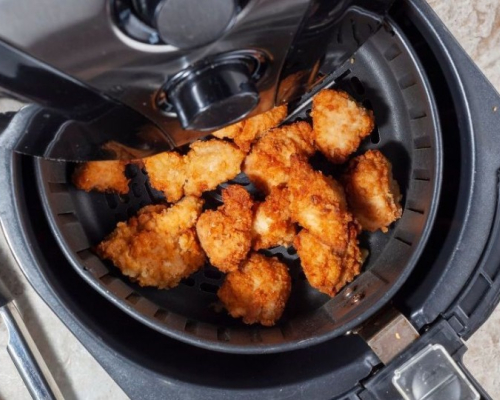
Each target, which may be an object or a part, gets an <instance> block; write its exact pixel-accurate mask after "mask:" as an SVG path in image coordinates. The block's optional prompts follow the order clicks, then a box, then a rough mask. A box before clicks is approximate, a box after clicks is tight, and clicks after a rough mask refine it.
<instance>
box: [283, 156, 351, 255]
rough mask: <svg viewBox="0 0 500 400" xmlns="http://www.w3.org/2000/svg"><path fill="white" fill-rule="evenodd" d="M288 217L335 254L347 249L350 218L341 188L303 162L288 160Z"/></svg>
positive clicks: (297, 159) (298, 159) (294, 158)
mask: <svg viewBox="0 0 500 400" xmlns="http://www.w3.org/2000/svg"><path fill="white" fill-rule="evenodd" d="M288 188H289V190H290V213H291V217H292V221H295V222H298V223H299V224H300V225H301V226H302V227H304V228H306V229H308V230H309V231H310V232H311V233H312V234H313V235H316V236H317V237H319V238H321V240H322V241H323V242H324V243H325V244H327V245H329V246H331V247H332V248H333V249H334V250H335V251H336V252H338V253H339V254H343V253H344V252H345V250H346V248H347V241H348V237H347V236H348V235H347V225H348V223H349V222H351V221H352V215H351V214H350V213H349V212H348V210H347V203H346V200H345V194H344V190H343V188H342V186H341V185H340V184H339V183H338V182H337V181H335V180H334V179H333V178H330V177H328V176H324V175H323V174H322V173H321V172H320V171H314V170H313V169H312V167H311V166H310V165H309V164H308V163H307V161H304V160H301V159H300V158H299V157H296V156H294V157H292V159H291V168H290V180H289V182H288Z"/></svg>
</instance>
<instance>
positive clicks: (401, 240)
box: [396, 236, 412, 246]
mask: <svg viewBox="0 0 500 400" xmlns="http://www.w3.org/2000/svg"><path fill="white" fill-rule="evenodd" d="M396 240H398V241H400V242H401V243H404V244H406V245H407V246H411V245H412V243H411V242H410V241H408V240H405V239H402V238H400V237H399V236H396Z"/></svg>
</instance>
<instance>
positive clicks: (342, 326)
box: [37, 27, 441, 353]
mask: <svg viewBox="0 0 500 400" xmlns="http://www.w3.org/2000/svg"><path fill="white" fill-rule="evenodd" d="M421 71H422V70H421V68H420V67H419V65H418V63H417V61H416V60H415V59H414V56H413V55H412V53H411V51H410V48H409V47H407V44H406V40H405V38H404V37H402V36H401V35H400V34H398V31H397V27H394V32H391V33H388V32H385V31H381V32H379V33H378V34H377V35H375V36H374V37H373V38H372V39H371V41H370V42H368V43H366V44H365V45H364V46H363V48H362V49H361V50H360V51H358V53H357V54H356V58H355V62H354V63H347V64H346V65H345V66H344V67H343V68H342V69H341V70H340V71H338V73H337V76H336V78H335V86H336V87H339V88H341V89H343V90H346V91H347V92H349V93H350V94H351V95H352V96H353V97H355V98H356V99H357V100H358V101H360V102H362V103H363V104H364V105H365V106H366V107H368V108H371V109H373V111H374V114H375V117H376V122H377V127H376V129H375V130H374V132H373V134H372V135H371V137H370V138H368V139H366V140H365V141H364V142H363V143H362V145H361V147H360V149H359V150H358V152H357V153H361V152H364V151H366V150H367V149H372V148H377V149H380V150H381V151H382V152H383V153H384V155H386V156H387V157H388V158H389V160H390V161H391V162H392V164H393V171H394V176H395V178H396V180H397V181H398V183H399V185H400V187H401V191H402V194H403V205H404V208H405V211H404V214H403V217H402V218H401V219H400V220H399V221H398V222H397V223H396V224H395V225H394V227H392V228H391V230H390V231H389V233H387V234H383V233H381V232H377V233H374V234H369V235H368V234H362V235H361V236H360V245H361V247H362V248H365V249H367V250H368V251H369V254H370V255H369V257H368V259H367V260H366V262H365V264H364V266H363V273H362V274H361V275H360V276H359V277H358V278H357V279H356V280H355V281H354V282H353V283H351V284H350V285H349V286H348V288H345V289H344V290H343V292H341V293H340V294H339V295H337V296H336V297H334V298H333V299H330V298H329V297H328V296H326V295H323V294H321V293H319V292H318V291H317V290H315V289H313V288H311V287H310V286H309V284H308V283H307V281H306V280H305V277H304V274H303V273H302V271H301V268H300V260H299V259H298V257H297V255H296V254H295V251H294V249H293V248H291V249H284V248H281V247H279V248H275V249H270V250H268V251H266V252H265V253H266V254H268V255H272V256H277V257H278V258H280V259H281V260H282V261H284V262H286V263H287V265H288V266H289V268H290V273H291V276H292V280H293V283H292V295H291V298H290V300H289V302H288V304H287V307H286V310H285V313H284V315H283V317H282V319H281V320H280V321H279V323H278V324H277V326H276V327H273V328H263V327H259V326H252V327H248V326H245V325H244V324H242V322H241V321H239V320H235V319H233V318H231V317H229V316H228V315H227V314H226V313H225V312H224V311H221V310H220V309H219V307H217V296H216V292H217V290H218V288H219V287H220V285H221V284H222V282H223V279H224V277H223V274H221V273H220V272H219V271H218V270H216V269H215V268H213V267H211V266H209V265H207V266H205V267H204V268H203V269H202V270H200V271H199V272H197V273H195V274H193V275H192V276H190V277H189V278H187V279H185V280H183V281H182V282H181V284H180V285H179V286H178V287H176V288H174V289H171V290H157V289H155V288H142V287H140V286H138V285H137V284H134V283H132V282H130V281H129V280H128V279H127V278H126V277H124V276H123V275H122V274H121V273H120V272H119V270H118V269H117V268H115V267H114V266H112V265H111V264H110V263H108V262H103V261H101V260H100V259H99V258H98V257H97V256H95V254H94V253H93V252H92V250H91V249H92V247H93V246H95V245H96V244H97V243H99V242H100V241H101V240H102V239H103V238H104V237H105V236H106V235H107V234H109V233H110V232H111V231H112V230H113V229H114V227H115V226H116V223H117V222H118V221H124V220H126V219H128V218H129V217H131V216H132V215H134V214H135V213H136V212H137V210H138V209H139V208H141V207H143V206H145V205H147V204H151V203H155V202H158V201H162V200H163V197H162V196H161V194H159V193H158V192H156V191H155V190H153V189H152V188H151V187H150V185H149V183H148V180H147V175H146V174H145V173H144V171H141V170H140V169H138V168H137V167H135V166H130V167H129V169H128V170H127V174H129V176H130V178H131V179H132V181H131V184H130V192H129V194H127V195H125V196H117V195H110V194H100V193H85V192H82V191H78V190H76V189H75V188H74V187H73V186H72V184H71V183H70V181H71V180H70V176H71V173H72V169H73V166H72V165H69V164H65V163H55V162H48V161H38V165H37V171H38V172H37V173H38V176H37V179H38V184H39V186H40V190H41V191H42V199H43V201H44V207H45V210H46V213H47V216H48V218H49V221H50V223H51V227H52V229H53V231H54V233H55V236H56V238H57V239H58V242H59V244H60V246H61V248H62V249H63V251H64V252H65V254H66V256H67V258H68V260H69V261H70V262H71V263H72V265H73V266H74V267H75V268H76V270H77V271H78V272H79V273H80V275H81V276H82V277H83V278H84V279H85V280H86V281H87V282H88V283H90V284H91V285H92V286H93V287H94V288H95V289H96V290H98V291H100V292H101V293H102V294H103V295H104V296H106V297H107V298H109V299H110V300H112V301H113V302H114V304H116V305H117V306H119V307H121V308H122V309H123V310H125V311H126V312H128V313H130V314H131V315H133V316H134V317H135V318H137V319H138V320H140V321H141V322H143V323H145V324H146V325H148V326H151V327H153V328H154V329H157V330H158V331H160V332H163V333H165V334H167V335H169V336H172V337H175V338H177V339H180V340H183V341H187V342H189V343H192V344H195V345H199V346H202V347H207V348H211V349H216V350H221V351H230V352H245V353H252V352H253V353H261V352H268V351H281V350H287V349H292V348H297V347H303V346H306V345H309V344H312V343H317V342H318V341H322V340H326V339H327V338H331V337H334V336H336V335H339V334H342V333H345V332H346V331H347V330H349V329H352V328H353V327H354V326H355V325H356V324H358V323H359V322H360V320H361V319H362V317H366V316H368V315H369V314H370V313H372V312H375V311H376V309H378V307H380V306H381V304H380V303H379V301H380V299H382V298H384V297H385V296H387V295H388V294H390V293H391V291H392V292H394V291H395V289H397V287H398V285H400V284H402V282H403V281H404V277H405V275H407V274H408V273H409V271H410V270H411V268H412V267H413V265H414V264H415V262H416V260H417V258H418V255H419V253H420V251H421V249H422V246H423V244H424V241H423V240H422V237H425V236H426V235H425V234H424V233H425V232H426V230H427V229H428V227H429V226H430V223H431V222H432V221H431V220H432V215H433V213H434V209H435V207H436V206H437V204H436V201H435V197H436V194H437V191H438V187H439V179H440V171H439V165H440V164H439V162H438V159H439V157H440V154H441V152H440V147H439V146H440V141H439V140H440V139H439V135H438V132H437V131H436V129H437V124H436V119H435V108H434V103H433V99H432V95H431V93H430V91H429V90H428V87H427V83H426V80H425V78H424V77H423V75H422V72H421ZM328 82H332V83H333V80H332V79H331V77H329V78H328V79H326V80H325V84H327V85H328ZM297 118H300V119H308V112H307V108H304V110H303V113H302V114H300V115H297ZM311 163H312V164H313V166H315V167H316V168H318V169H321V170H323V171H324V172H326V173H327V174H333V175H334V176H335V175H336V174H338V173H339V167H333V166H332V165H330V164H329V163H327V162H325V160H324V158H323V157H322V156H321V155H316V156H314V157H313V158H312V159H311ZM231 183H234V184H240V185H243V186H245V187H246V188H247V189H248V190H249V191H250V192H251V193H253V194H254V195H255V197H256V198H258V197H259V196H258V194H257V193H255V191H254V189H253V187H252V186H251V185H250V183H249V182H248V180H247V179H246V177H245V176H244V175H243V174H240V175H239V176H238V177H237V178H236V179H234V180H233V181H231V182H229V183H228V184H231ZM226 185H227V184H225V185H222V187H224V186H226ZM220 190H221V187H219V188H218V190H216V191H214V192H211V193H205V194H204V198H205V200H206V207H208V208H215V207H217V206H218V205H219V204H220Z"/></svg>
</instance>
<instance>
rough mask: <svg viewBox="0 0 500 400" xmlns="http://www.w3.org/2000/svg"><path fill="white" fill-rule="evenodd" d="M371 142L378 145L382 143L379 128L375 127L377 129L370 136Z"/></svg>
mask: <svg viewBox="0 0 500 400" xmlns="http://www.w3.org/2000/svg"><path fill="white" fill-rule="evenodd" d="M370 141H371V142H372V143H373V144H377V143H379V142H380V133H379V131H378V126H376V125H375V128H374V129H373V131H372V133H371V134H370Z"/></svg>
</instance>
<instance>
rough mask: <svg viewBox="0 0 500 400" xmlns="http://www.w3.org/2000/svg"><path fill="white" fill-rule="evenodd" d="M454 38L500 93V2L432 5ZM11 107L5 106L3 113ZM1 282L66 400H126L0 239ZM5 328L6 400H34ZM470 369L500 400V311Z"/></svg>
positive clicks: (0, 332) (1, 353) (1, 337)
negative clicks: (9, 349) (19, 371)
mask: <svg viewBox="0 0 500 400" xmlns="http://www.w3.org/2000/svg"><path fill="white" fill-rule="evenodd" d="M429 3H430V5H431V6H432V7H433V8H434V10H435V11H436V12H437V13H438V15H439V16H440V17H441V18H442V19H443V21H444V22H445V24H446V25H447V26H448V28H449V29H450V31H451V32H452V33H453V35H454V36H455V37H456V38H457V39H458V41H459V42H460V43H461V45H462V46H463V47H464V48H465V50H466V51H467V53H468V54H469V55H470V56H471V57H472V58H473V59H474V61H475V62H476V63H477V64H478V65H479V67H480V69H481V70H482V71H483V72H484V74H485V75H486V76H487V77H488V79H489V80H490V81H491V82H492V83H493V85H494V86H495V87H496V89H497V90H499V91H500V2H499V1H498V0H454V1H452V0H429ZM4 107H8V104H6V103H5V102H4V103H0V110H1V109H2V108H4ZM0 265H1V268H0V276H1V278H2V279H4V280H5V281H6V283H7V284H8V285H9V287H10V288H11V290H13V292H14V294H15V296H16V298H17V304H18V306H19V308H20V310H21V312H22V314H23V315H24V319H25V321H26V323H27V325H28V328H29V330H30V332H31V333H32V335H33V337H34V339H35V341H36V342H37V344H38V346H39V347H40V349H41V352H42V355H43V357H44V359H45V360H46V362H47V364H48V365H49V367H50V369H51V370H52V371H53V374H54V376H55V378H56V380H57V381H58V383H59V385H60V388H61V390H62V392H63V395H64V398H65V399H66V400H72V399H85V400H98V399H107V400H121V399H127V396H126V395H125V394H124V393H123V391H122V390H121V389H120V388H119V387H118V386H117V385H116V384H115V383H114V382H113V381H112V380H111V378H109V376H108V375H107V374H106V372H105V371H104V370H103V369H102V368H101V367H100V365H99V364H98V363H97V362H96V361H95V360H94V359H93V358H92V356H91V355H90V354H89V353H88V352H87V351H86V350H85V348H84V347H83V346H82V345H81V344H80V343H79V342H78V341H77V339H76V338H75V337H74V336H73V335H72V334H71V333H70V332H69V331H68V329H66V327H65V326H64V325H63V324H62V323H61V322H60V321H59V320H58V318H57V317H56V316H55V315H54V314H53V313H52V311H51V310H50V309H49V308H48V307H47V306H46V305H45V303H44V302H43V301H42V300H41V299H40V297H39V296H38V295H37V294H36V293H35V292H34V290H33V289H32V288H31V287H30V286H29V284H28V283H27V281H26V279H25V278H24V276H22V274H21V272H20V271H19V269H18V268H17V266H16V265H14V263H13V261H12V258H11V256H10V251H9V250H8V247H7V245H6V243H5V240H4V239H3V237H1V238H0ZM6 343H7V333H6V331H5V327H4V326H3V325H1V324H0V400H11V399H15V400H28V399H30V396H29V393H28V391H27V390H26V388H25V387H24V384H23V382H22V380H21V378H20V377H19V375H18V374H17V371H16V369H15V367H14V365H13V364H12V361H11V360H10V358H9V356H8V354H7V352H6V350H5V346H6ZM467 346H468V348H469V350H468V351H467V353H466V355H465V364H466V365H467V367H468V368H469V369H470V371H471V372H472V374H473V375H474V376H475V377H476V379H477V380H478V381H479V382H480V383H481V384H482V385H483V386H484V387H485V388H486V390H487V391H488V392H489V393H490V395H491V396H492V397H493V399H500V379H498V377H499V376H500V361H499V360H500V307H497V309H496V310H495V311H494V313H493V314H492V315H491V317H490V318H489V320H488V321H487V322H486V323H485V324H484V325H483V326H482V327H481V328H480V329H479V330H478V331H477V332H476V333H475V334H474V335H473V336H472V337H471V338H470V340H469V341H468V342H467Z"/></svg>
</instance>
